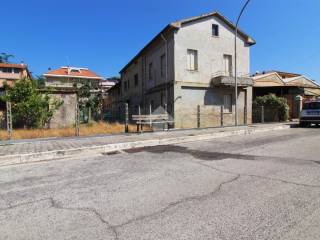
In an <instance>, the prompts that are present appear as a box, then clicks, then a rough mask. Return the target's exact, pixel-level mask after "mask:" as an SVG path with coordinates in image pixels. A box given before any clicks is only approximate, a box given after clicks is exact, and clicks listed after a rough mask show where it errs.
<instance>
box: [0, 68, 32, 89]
mask: <svg viewBox="0 0 320 240" xmlns="http://www.w3.org/2000/svg"><path fill="white" fill-rule="evenodd" d="M23 78H30V79H31V78H32V76H31V73H30V72H29V70H28V67H27V65H26V64H22V63H21V64H15V63H0V88H2V87H3V84H4V82H7V84H9V85H12V83H13V82H14V81H16V80H20V79H23Z"/></svg>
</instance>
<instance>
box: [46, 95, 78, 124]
mask: <svg viewBox="0 0 320 240" xmlns="http://www.w3.org/2000/svg"><path fill="white" fill-rule="evenodd" d="M50 96H51V97H52V98H56V99H61V100H63V104H62V106H61V107H60V108H59V109H58V110H56V111H55V112H54V114H53V118H52V119H51V121H50V123H49V126H50V128H61V127H70V126H73V125H74V124H75V116H76V102H77V96H76V94H75V93H52V94H50Z"/></svg>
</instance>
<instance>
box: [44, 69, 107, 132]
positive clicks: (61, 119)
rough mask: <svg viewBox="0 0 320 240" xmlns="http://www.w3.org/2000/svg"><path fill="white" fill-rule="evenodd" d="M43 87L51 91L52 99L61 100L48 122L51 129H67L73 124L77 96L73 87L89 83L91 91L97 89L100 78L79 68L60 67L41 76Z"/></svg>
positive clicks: (89, 71) (87, 70)
mask: <svg viewBox="0 0 320 240" xmlns="http://www.w3.org/2000/svg"><path fill="white" fill-rule="evenodd" d="M43 76H44V78H45V86H46V87H51V88H52V89H53V90H52V91H51V92H52V97H55V98H57V99H61V100H63V105H62V106H61V107H60V108H59V109H58V110H57V112H56V113H55V114H54V116H53V118H52V119H51V121H50V127H51V128H58V127H69V126H72V125H73V124H75V117H76V103H77V95H76V91H75V86H78V87H80V86H81V84H82V83H84V82H89V83H90V84H91V87H92V89H95V88H99V84H100V82H101V81H102V80H103V78H102V77H100V76H99V75H97V74H96V73H94V72H93V71H91V70H89V69H88V68H80V67H61V68H58V69H55V70H50V71H48V72H47V73H45V74H43Z"/></svg>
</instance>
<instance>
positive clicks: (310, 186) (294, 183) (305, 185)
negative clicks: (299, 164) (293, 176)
mask: <svg viewBox="0 0 320 240" xmlns="http://www.w3.org/2000/svg"><path fill="white" fill-rule="evenodd" d="M197 163H198V164H199V165H201V166H204V167H208V168H211V169H213V170H216V171H218V172H222V173H228V174H239V175H240V176H243V177H254V178H261V179H265V180H270V181H277V182H282V183H285V184H293V185H297V186H301V187H309V188H320V185H312V184H305V183H297V182H292V181H287V180H283V179H280V178H272V177H265V176H260V175H254V174H243V173H238V172H232V171H227V170H223V169H220V168H216V167H213V166H209V165H207V164H203V163H200V162H197Z"/></svg>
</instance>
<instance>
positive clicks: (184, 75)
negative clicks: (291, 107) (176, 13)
mask: <svg viewBox="0 0 320 240" xmlns="http://www.w3.org/2000/svg"><path fill="white" fill-rule="evenodd" d="M212 24H217V25H219V37H214V36H212ZM237 47H238V51H237V52H238V57H237V60H238V64H237V66H238V70H237V72H241V73H249V72H250V69H249V66H250V59H249V58H250V56H249V55H250V52H249V51H250V50H249V48H250V47H249V46H247V44H245V42H244V40H243V39H241V38H238V45H237ZM187 49H194V50H198V71H189V70H187ZM224 54H228V55H232V62H233V64H232V66H233V67H234V31H233V30H232V29H231V28H230V27H229V26H227V25H226V24H225V23H224V22H222V21H221V20H220V19H218V18H216V17H215V16H212V17H209V18H206V19H203V20H199V21H195V22H192V23H189V24H186V25H183V26H182V27H181V28H180V29H179V31H177V33H176V34H175V52H174V55H175V80H176V81H183V82H200V83H209V82H210V80H211V76H212V74H214V73H216V72H218V71H224V64H223V63H224V62H223V55H224Z"/></svg>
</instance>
